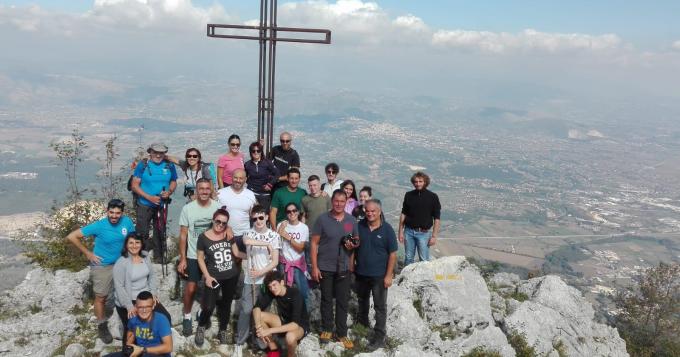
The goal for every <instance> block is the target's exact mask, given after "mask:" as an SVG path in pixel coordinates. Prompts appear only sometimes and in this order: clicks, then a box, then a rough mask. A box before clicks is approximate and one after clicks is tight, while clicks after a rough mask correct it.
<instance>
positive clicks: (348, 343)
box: [337, 336, 354, 350]
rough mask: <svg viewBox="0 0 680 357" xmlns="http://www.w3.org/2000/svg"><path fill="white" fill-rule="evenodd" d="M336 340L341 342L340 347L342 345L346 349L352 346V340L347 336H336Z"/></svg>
mask: <svg viewBox="0 0 680 357" xmlns="http://www.w3.org/2000/svg"><path fill="white" fill-rule="evenodd" d="M337 340H338V342H340V343H342V347H344V348H345V349H346V350H351V349H353V348H354V342H352V340H350V339H349V337H347V336H343V337H338V339H337Z"/></svg>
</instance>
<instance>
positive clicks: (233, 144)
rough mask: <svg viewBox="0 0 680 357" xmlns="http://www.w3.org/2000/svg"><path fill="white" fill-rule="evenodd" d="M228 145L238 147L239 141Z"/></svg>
mask: <svg viewBox="0 0 680 357" xmlns="http://www.w3.org/2000/svg"><path fill="white" fill-rule="evenodd" d="M229 146H233V147H239V146H241V143H229Z"/></svg>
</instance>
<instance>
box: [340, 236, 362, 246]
mask: <svg viewBox="0 0 680 357" xmlns="http://www.w3.org/2000/svg"><path fill="white" fill-rule="evenodd" d="M347 243H350V244H351V245H352V246H355V247H356V246H358V245H359V237H355V236H353V235H352V233H349V234H345V235H344V236H342V238H340V244H341V245H346V244H347Z"/></svg>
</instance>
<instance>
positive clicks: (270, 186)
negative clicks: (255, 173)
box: [262, 183, 272, 192]
mask: <svg viewBox="0 0 680 357" xmlns="http://www.w3.org/2000/svg"><path fill="white" fill-rule="evenodd" d="M262 189H263V190H265V191H267V192H269V191H271V190H272V184H270V183H268V184H265V185H264V186H262Z"/></svg>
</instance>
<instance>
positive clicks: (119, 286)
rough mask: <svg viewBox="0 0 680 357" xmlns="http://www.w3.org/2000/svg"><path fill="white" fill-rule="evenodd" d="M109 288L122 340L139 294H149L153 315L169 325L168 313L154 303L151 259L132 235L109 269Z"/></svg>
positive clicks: (155, 289) (154, 281)
mask: <svg viewBox="0 0 680 357" xmlns="http://www.w3.org/2000/svg"><path fill="white" fill-rule="evenodd" d="M113 286H114V297H115V305H116V312H117V313H118V316H119V317H120V321H121V322H122V324H123V330H124V332H123V336H127V323H128V319H130V318H132V317H133V316H136V315H137V310H136V309H135V298H136V297H137V294H139V293H140V292H142V291H149V292H151V293H152V294H153V298H154V301H155V306H154V311H156V312H159V313H161V314H163V315H165V316H166V317H167V318H168V321H172V320H171V318H170V313H169V312H168V310H166V309H165V307H163V305H161V302H160V301H159V299H158V283H157V280H156V277H155V273H154V270H153V264H152V263H151V259H149V255H148V254H147V252H146V251H145V250H144V240H143V239H142V238H141V237H138V236H137V235H135V234H134V233H130V234H129V235H128V236H127V237H126V238H125V243H124V245H123V252H122V254H121V257H120V258H118V260H117V261H116V264H115V265H114V266H113ZM123 342H125V339H123Z"/></svg>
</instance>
